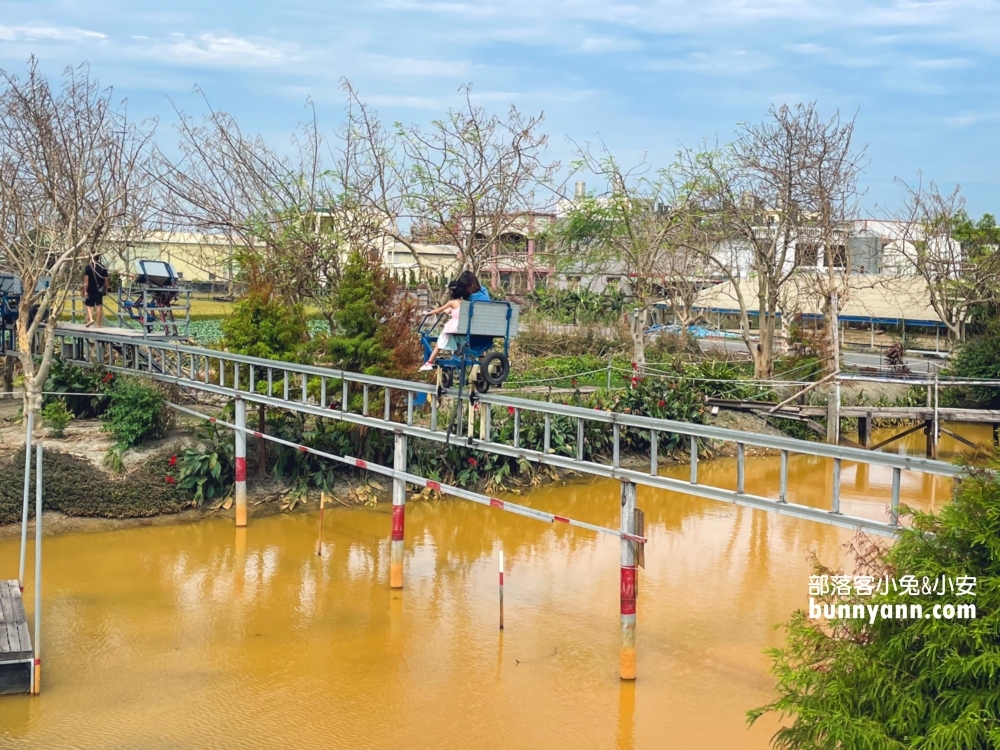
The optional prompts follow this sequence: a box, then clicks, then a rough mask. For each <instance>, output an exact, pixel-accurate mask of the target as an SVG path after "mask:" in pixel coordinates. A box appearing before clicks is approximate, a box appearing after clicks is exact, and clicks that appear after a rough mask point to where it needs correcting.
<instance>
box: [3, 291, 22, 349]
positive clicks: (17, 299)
mask: <svg viewBox="0 0 1000 750" xmlns="http://www.w3.org/2000/svg"><path fill="white" fill-rule="evenodd" d="M22 294H24V288H23V287H22V285H21V279H19V278H18V277H17V276H14V275H13V274H3V273H0V352H4V351H14V350H16V349H17V346H16V343H15V341H14V326H15V324H16V323H17V319H18V318H19V317H20V314H21V295H22Z"/></svg>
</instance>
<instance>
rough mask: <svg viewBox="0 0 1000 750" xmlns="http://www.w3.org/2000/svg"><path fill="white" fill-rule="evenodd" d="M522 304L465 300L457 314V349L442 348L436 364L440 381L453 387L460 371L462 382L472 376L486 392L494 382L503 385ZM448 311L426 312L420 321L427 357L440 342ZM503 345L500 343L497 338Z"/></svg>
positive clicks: (445, 385) (443, 384)
mask: <svg viewBox="0 0 1000 750" xmlns="http://www.w3.org/2000/svg"><path fill="white" fill-rule="evenodd" d="M518 311H519V308H518V306H517V305H515V304H514V303H512V302H500V301H489V302H487V301H485V300H483V301H479V300H477V301H475V302H468V301H466V302H462V307H461V310H460V312H459V317H458V332H457V333H456V334H455V336H456V338H457V339H458V349H457V350H456V351H454V352H441V354H440V355H439V356H438V357H437V360H436V364H437V366H438V370H439V372H440V383H441V385H442V386H444V387H445V388H451V387H452V385H454V383H455V379H456V378H455V376H456V374H457V375H458V381H459V384H460V385H465V384H466V383H467V382H469V381H470V380H471V382H472V385H473V387H474V388H475V389H476V390H477V391H478V392H480V393H486V391H488V390H489V389H490V387H491V386H496V387H498V388H499V387H500V386H502V385H503V383H504V381H505V380H507V376H508V375H509V374H510V359H509V354H510V342H511V340H512V339H514V338H515V337H516V336H517V322H518ZM448 317H449V316H448V315H447V314H444V313H442V314H441V315H425V316H424V318H423V320H421V321H420V327H419V329H418V330H419V332H420V341H421V343H422V344H423V348H424V359H425V360H426V359H427V358H429V357H430V356H431V352H433V351H434V346H435V344H436V343H437V339H438V334H437V333H436V331H438V329H439V326H440V325H441V324H442V323H443V322H444V321H445V320H447V319H448ZM500 340H502V345H501V346H500V347H497V342H498V341H500Z"/></svg>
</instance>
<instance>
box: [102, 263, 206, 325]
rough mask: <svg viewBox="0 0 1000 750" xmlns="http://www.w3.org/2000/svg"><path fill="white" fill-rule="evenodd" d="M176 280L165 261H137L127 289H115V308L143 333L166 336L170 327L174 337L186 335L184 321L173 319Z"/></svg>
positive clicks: (175, 275)
mask: <svg viewBox="0 0 1000 750" xmlns="http://www.w3.org/2000/svg"><path fill="white" fill-rule="evenodd" d="M178 280H179V277H178V275H177V272H176V271H174V267H173V266H172V265H170V263H167V262H166V261H163V260H137V261H135V275H134V276H133V277H132V279H131V280H130V281H129V282H128V286H127V288H126V289H124V290H123V289H121V288H119V290H118V309H119V310H121V311H124V312H127V313H128V316H129V318H130V319H131V320H134V321H137V322H139V323H140V324H141V325H142V327H143V330H144V332H145V333H146V334H151V333H154V332H157V333H161V334H163V335H168V334H169V333H170V331H171V330H172V331H173V335H174V336H178V335H184V336H186V335H187V325H186V323H187V321H186V320H185V321H177V320H175V318H174V310H173V306H174V302H175V301H176V300H177V296H178V294H179V293H180V290H179V287H178V284H177V282H178ZM187 309H188V311H189V310H190V306H189V307H188V308H187ZM178 322H180V323H182V325H181V328H183V329H184V332H183V334H179V331H178V325H177V324H178Z"/></svg>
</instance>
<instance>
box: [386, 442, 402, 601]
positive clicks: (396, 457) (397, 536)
mask: <svg viewBox="0 0 1000 750" xmlns="http://www.w3.org/2000/svg"><path fill="white" fill-rule="evenodd" d="M394 439H395V452H394V454H393V462H392V468H393V469H395V470H396V471H406V435H404V434H403V433H402V432H397V433H396V434H395V437H394ZM405 518H406V480H405V479H401V478H399V477H393V479H392V545H391V547H390V550H389V586H390V588H394V589H401V588H403V527H404V521H405Z"/></svg>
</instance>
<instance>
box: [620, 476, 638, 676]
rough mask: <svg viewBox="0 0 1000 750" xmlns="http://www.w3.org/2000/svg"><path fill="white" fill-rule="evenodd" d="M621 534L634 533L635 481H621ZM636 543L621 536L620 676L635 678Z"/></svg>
mask: <svg viewBox="0 0 1000 750" xmlns="http://www.w3.org/2000/svg"><path fill="white" fill-rule="evenodd" d="M621 505H622V515H621V531H622V534H635V484H634V483H633V482H622V503H621ZM635 552H636V550H635V543H634V542H633V541H631V540H630V539H627V538H625V537H622V554H621V628H622V645H621V678H622V679H623V680H634V679H635V599H636V590H635V567H636V554H635Z"/></svg>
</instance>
